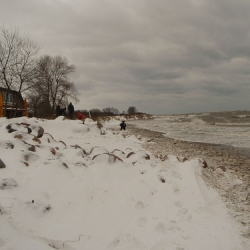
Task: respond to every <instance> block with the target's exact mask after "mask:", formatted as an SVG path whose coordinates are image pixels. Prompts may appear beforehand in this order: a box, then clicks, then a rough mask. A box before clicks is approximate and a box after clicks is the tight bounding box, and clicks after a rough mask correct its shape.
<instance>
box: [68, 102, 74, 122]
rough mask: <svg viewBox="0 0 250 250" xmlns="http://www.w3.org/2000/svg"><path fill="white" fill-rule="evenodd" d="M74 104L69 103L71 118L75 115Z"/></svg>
mask: <svg viewBox="0 0 250 250" xmlns="http://www.w3.org/2000/svg"><path fill="white" fill-rule="evenodd" d="M74 111H75V110H74V106H73V104H72V103H70V104H69V105H68V112H69V118H70V119H71V120H72V119H73V116H74Z"/></svg>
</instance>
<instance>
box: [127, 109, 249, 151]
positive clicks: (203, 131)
mask: <svg viewBox="0 0 250 250" xmlns="http://www.w3.org/2000/svg"><path fill="white" fill-rule="evenodd" d="M129 123H130V124H132V125H136V126H137V127H140V128H145V129H148V130H152V131H158V132H162V133H164V134H165V136H167V137H170V138H174V139H180V140H184V141H192V142H204V143H214V144H223V145H229V146H234V147H243V148H250V111H230V112H212V113H201V114H184V115H168V116H157V117H155V118H154V119H149V120H135V121H129Z"/></svg>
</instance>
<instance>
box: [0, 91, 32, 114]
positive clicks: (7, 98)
mask: <svg viewBox="0 0 250 250" xmlns="http://www.w3.org/2000/svg"><path fill="white" fill-rule="evenodd" d="M27 106H28V105H27V102H26V100H24V99H23V97H22V95H21V94H20V93H18V92H17V91H14V90H9V89H6V88H2V87H0V117H3V116H6V117H8V118H12V117H21V116H27V114H28V112H27Z"/></svg>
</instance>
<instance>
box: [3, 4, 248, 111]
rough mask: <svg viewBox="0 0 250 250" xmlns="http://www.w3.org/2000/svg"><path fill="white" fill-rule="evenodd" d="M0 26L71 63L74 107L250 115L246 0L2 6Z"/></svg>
mask: <svg viewBox="0 0 250 250" xmlns="http://www.w3.org/2000/svg"><path fill="white" fill-rule="evenodd" d="M0 25H5V26H6V25H7V26H8V25H11V26H12V27H17V28H19V31H20V33H23V34H27V35H28V36H29V37H30V38H31V39H32V40H33V41H36V42H38V43H39V45H40V47H41V50H40V54H41V55H44V54H49V55H53V56H54V55H61V56H64V57H67V58H68V59H69V61H70V62H71V63H73V64H74V65H75V66H76V72H75V73H74V74H72V75H71V76H70V78H71V80H72V81H73V82H74V83H75V85H76V87H77V89H78V91H79V92H80V93H81V96H80V100H81V101H80V102H79V103H77V104H76V103H73V104H74V105H75V108H76V109H77V108H79V109H87V110H88V109H92V108H98V109H102V108H105V107H115V108H117V109H118V110H119V111H120V112H122V111H126V110H127V109H128V107H129V106H135V107H136V108H137V109H138V110H139V111H141V112H145V113H153V114H173V113H190V112H206V111H222V110H242V109H250V1H249V0H0Z"/></svg>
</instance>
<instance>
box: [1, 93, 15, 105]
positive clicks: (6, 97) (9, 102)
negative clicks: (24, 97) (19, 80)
mask: <svg viewBox="0 0 250 250" xmlns="http://www.w3.org/2000/svg"><path fill="white" fill-rule="evenodd" d="M6 99H7V104H13V95H12V94H11V93H8V94H7V93H6V92H4V93H3V100H4V103H6Z"/></svg>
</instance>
